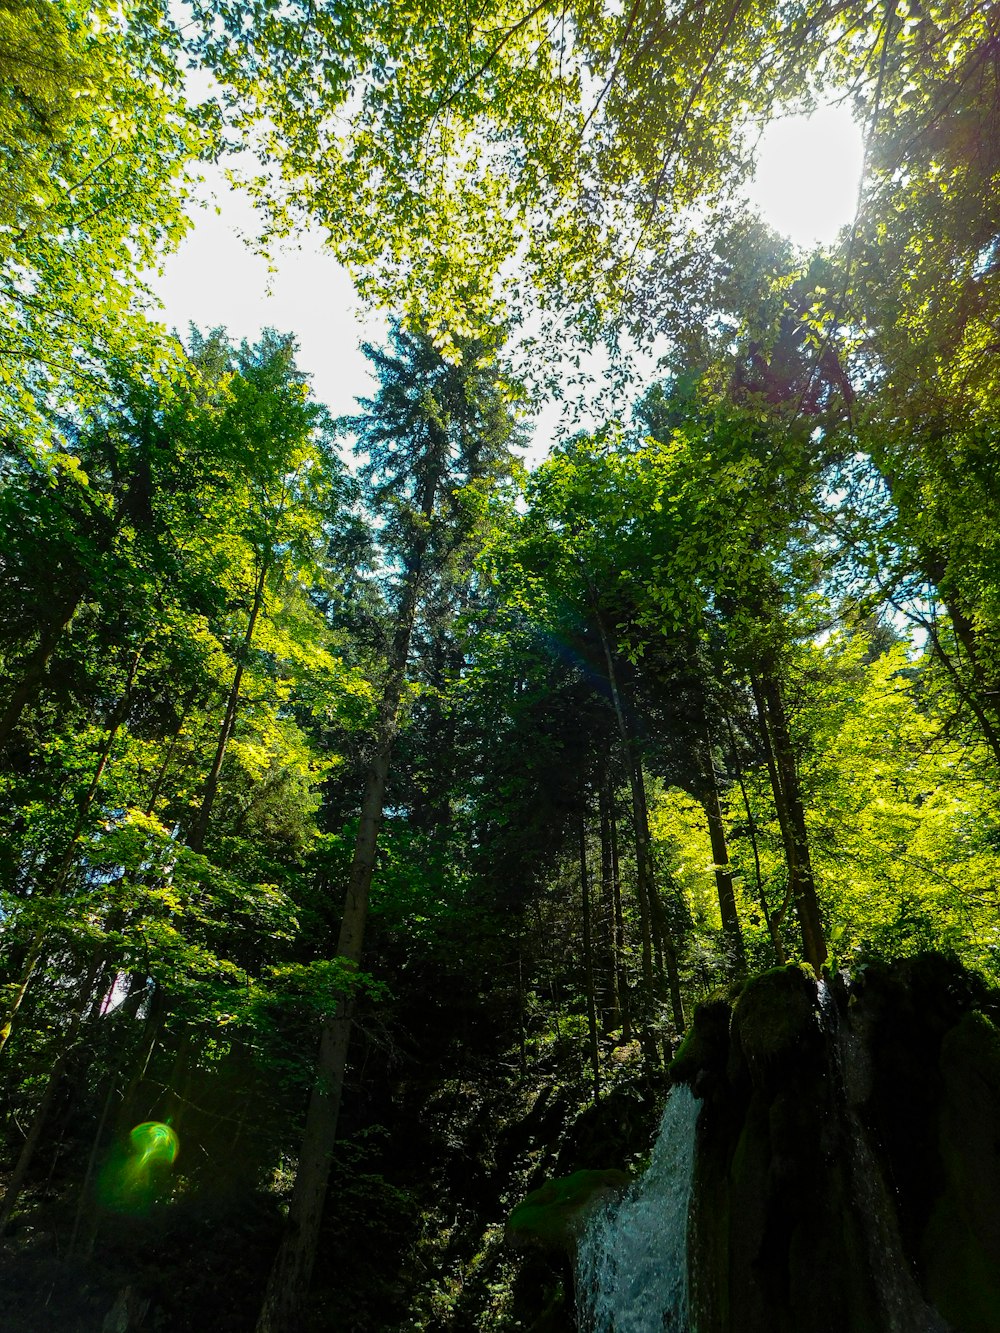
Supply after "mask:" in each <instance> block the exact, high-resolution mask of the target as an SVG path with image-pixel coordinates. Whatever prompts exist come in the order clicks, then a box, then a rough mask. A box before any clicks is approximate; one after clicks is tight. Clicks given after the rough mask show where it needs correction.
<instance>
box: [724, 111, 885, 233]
mask: <svg viewBox="0 0 1000 1333" xmlns="http://www.w3.org/2000/svg"><path fill="white" fill-rule="evenodd" d="M863 152H864V147H863V140H862V134H861V129H860V127H859V126H858V125H857V124H856V123H855V122H854V120H853V119H852V117H851V113H850V110H849V109H848V108H847V107H846V106H826V107H820V108H819V110H818V111H815V112H814V113H813V114H812V115H811V116H808V117H807V116H788V117H785V118H783V119H781V120H775V121H772V123H771V124H770V125H769V126H768V127H767V129H766V130H765V131H764V133H763V134H762V136H761V140H760V144H759V146H758V149H757V174H756V177H755V179H754V180H753V181H752V182H751V184H750V186H749V188H748V191H747V193H748V194H749V196H750V202H751V203H752V204H754V206H755V207H756V208H758V209H759V210H760V212H761V213H762V215H763V217H764V219H765V221H766V222H768V223H769V224H770V225H771V226H772V227H773V228H774V229H775V231H779V232H781V233H782V234H783V235H785V236H789V237H790V238H791V239H792V241H794V243H795V244H796V245H802V246H807V247H808V246H812V245H814V244H815V243H817V242H819V243H820V244H822V245H829V244H830V243H831V242H832V241H834V240H835V239H836V237H837V233H838V232H839V231H840V229H841V227H844V226H848V225H850V223H851V222H852V221H853V218H854V209H855V206H856V204H857V200H858V182H859V180H860V177H861V166H862V158H863Z"/></svg>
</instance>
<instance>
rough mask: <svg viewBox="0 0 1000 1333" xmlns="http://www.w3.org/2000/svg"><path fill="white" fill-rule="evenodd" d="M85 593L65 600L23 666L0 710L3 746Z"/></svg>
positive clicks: (0, 740) (1, 746)
mask: <svg viewBox="0 0 1000 1333" xmlns="http://www.w3.org/2000/svg"><path fill="white" fill-rule="evenodd" d="M81 597H82V593H77V595H76V596H74V597H71V598H70V599H69V601H68V602H64V603H63V605H62V606H61V607H60V608H59V609H58V610H57V611H56V613H55V615H54V616H53V617H52V619H51V620H50V621H49V623H48V624H47V625H46V626H45V628H44V629H43V630H42V634H41V637H40V639H39V641H38V644H37V646H36V647H35V648H34V649H33V651H32V652H30V653H29V654H28V656H27V658H25V661H24V665H23V667H22V669H21V677H20V679H19V680H18V681H17V682H16V683H15V685H14V688H13V690H12V691H11V696H10V699H9V700H8V703H7V707H6V708H5V709H4V711H3V713H2V714H0V749H3V747H4V746H5V745H6V744H7V742H8V741H9V740H10V738H11V736H12V735H13V732H14V729H15V728H16V726H17V724H18V722H19V721H20V720H21V714H22V713H23V712H24V710H25V708H26V707H27V705H28V704H29V703H30V701H31V699H32V696H33V695H34V693H35V691H36V690H37V689H38V686H39V685H40V684H41V682H42V679H43V677H44V676H45V672H46V670H47V668H48V665H49V661H50V659H51V657H52V654H53V653H54V652H55V650H56V647H57V646H58V644H59V640H60V639H61V638H62V634H63V630H64V629H65V628H66V626H67V625H68V624H69V622H70V621H71V620H72V619H73V616H74V615H75V614H76V609H77V607H78V606H79V605H80V599H81Z"/></svg>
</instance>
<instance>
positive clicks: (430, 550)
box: [257, 327, 518, 1333]
mask: <svg viewBox="0 0 1000 1333" xmlns="http://www.w3.org/2000/svg"><path fill="white" fill-rule="evenodd" d="M392 341H393V348H394V354H393V353H389V352H385V351H380V350H377V349H375V348H373V347H370V346H368V347H366V352H367V354H368V356H369V357H370V359H371V360H372V361H373V362H374V363H375V365H376V368H377V370H378V374H379V379H380V385H379V391H378V394H377V396H376V397H375V398H374V399H370V400H362V404H361V405H362V408H363V413H362V415H360V416H358V417H355V418H353V419H352V420H351V422H350V425H351V427H353V429H354V431H355V433H356V434H357V437H358V443H357V446H356V447H357V450H358V452H359V453H361V454H363V455H364V456H365V460H366V461H365V464H364V467H363V469H362V475H363V477H364V478H365V480H366V481H367V482H368V484H369V486H370V488H371V501H372V505H373V508H374V509H375V512H376V513H377V514H380V516H382V517H383V519H384V528H383V543H384V548H385V550H386V551H387V553H388V554H389V556H390V559H391V561H392V565H391V566H390V569H389V571H388V572H389V578H390V581H391V584H392V585H393V592H392V595H391V602H392V603H393V613H392V621H391V624H390V629H389V635H388V639H389V641H388V644H387V652H386V660H385V669H384V670H385V674H384V677H383V680H382V682H381V698H380V702H379V708H378V715H377V719H376V722H375V728H374V735H373V737H372V743H371V749H370V754H369V760H368V772H367V776H366V780H365V787H364V792H363V794H362V798H361V810H360V819H359V825H358V834H357V841H356V843H355V847H354V855H353V858H352V861H351V866H350V871H349V877H348V886H347V897H346V902H345V905H344V911H343V915H342V918H341V924H340V933H339V937H338V941H337V954H336V957H337V960H338V963H339V964H340V965H341V966H342V967H343V968H344V970H345V973H346V975H348V976H350V975H351V974H352V973H354V972H356V971H357V969H358V967H359V965H360V963H361V959H362V947H363V943H364V933H365V923H366V919H367V915H368V905H369V895H370V892H371V885H372V878H373V875H374V872H375V855H376V850H377V846H378V836H379V828H380V825H381V822H382V814H383V806H384V803H385V793H386V784H387V781H388V777H389V769H390V764H391V760H392V752H393V746H394V743H395V740H396V735H397V731H398V728H399V725H400V709H401V705H402V703H403V698H404V692H405V687H406V680H407V667H408V659H409V655H410V645H411V641H412V638H413V632H414V625H415V623H416V618H417V614H418V609H419V606H420V601H421V597H422V596H423V594H424V592H425V588H426V583H427V581H428V579H429V577H430V575H431V571H432V570H433V569H434V568H435V567H440V565H441V564H442V563H443V562H444V561H446V560H447V559H448V558H449V557H450V556H451V555H452V554H453V553H454V551H455V549H456V548H457V547H458V546H460V545H462V544H464V543H467V542H470V541H474V540H475V539H476V536H477V526H478V524H477V518H478V515H479V512H480V505H479V504H478V503H477V501H478V499H479V498H481V497H482V496H485V495H487V494H488V493H489V490H490V489H491V488H492V487H494V486H495V485H496V484H497V483H498V482H500V481H501V480H503V479H504V478H505V477H506V476H508V475H509V474H510V471H511V468H512V466H513V457H512V455H511V452H510V449H511V446H512V445H514V444H516V443H517V442H518V434H517V428H516V425H515V419H514V416H513V414H512V411H511V394H510V390H509V389H507V388H506V387H505V385H504V383H503V380H502V377H501V373H500V368H499V365H498V362H497V352H498V344H499V339H498V337H497V336H496V335H494V336H493V337H491V338H489V339H485V340H480V341H478V342H469V343H464V344H463V345H462V347H461V354H462V355H461V361H460V362H458V363H457V364H452V363H449V362H447V361H445V360H444V359H443V358H442V357H441V356H440V354H439V353H438V352H437V351H436V350H435V348H434V346H433V343H432V342H431V340H430V338H429V337H428V336H427V335H425V334H421V335H414V334H408V333H405V332H404V331H403V330H402V329H401V328H399V327H397V328H396V329H395V330H394V332H393V336H392ZM353 1014H354V997H353V995H352V993H351V991H350V989H348V990H347V991H346V993H345V994H343V995H342V996H341V998H340V999H339V1001H338V1003H337V1006H336V1009H335V1010H334V1011H332V1012H330V1013H328V1014H326V1015H325V1016H324V1019H323V1023H322V1028H321V1033H320V1049H319V1057H318V1061H317V1070H316V1079H315V1082H314V1084H313V1088H312V1092H311V1095H310V1100H309V1107H308V1112H307V1116H306V1124H305V1130H304V1134H303V1141H302V1148H301V1152H300V1156H299V1164H298V1171H297V1173H296V1180H295V1189H294V1192H293V1195H292V1200H291V1204H290V1207H289V1224H288V1228H287V1230H286V1232H285V1236H284V1239H283V1240H282V1244H281V1248H280V1250H279V1253H278V1256H277V1258H276V1260H275V1264H274V1267H273V1269H272V1271H271V1275H270V1278H269V1282H268V1289H267V1294H266V1296H265V1300H264V1306H263V1309H262V1311H261V1315H260V1319H259V1321H258V1325H257V1327H258V1330H259V1331H260V1333H277V1330H285V1329H291V1328H293V1327H295V1326H296V1325H297V1323H298V1321H299V1318H300V1312H301V1309H302V1305H303V1302H304V1300H305V1297H306V1295H307V1292H308V1287H309V1281H310V1278H311V1275H312V1268H313V1264H314V1261H315V1255H316V1245H317V1241H318V1237H319V1227H320V1222H321V1220H322V1213H323V1205H324V1202H325V1198H326V1187H327V1181H328V1178H329V1172H330V1156H331V1153H332V1150H333V1147H334V1144H335V1142H336V1133H337V1120H338V1116H339V1111H340V1102H341V1097H342V1094H343V1087H344V1075H345V1069H346V1065H347V1054H348V1048H349V1043H350V1034H351V1024H352V1020H353Z"/></svg>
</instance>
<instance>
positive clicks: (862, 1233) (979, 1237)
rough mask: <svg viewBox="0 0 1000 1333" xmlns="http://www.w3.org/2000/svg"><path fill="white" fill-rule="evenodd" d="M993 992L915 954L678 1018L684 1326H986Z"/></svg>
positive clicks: (992, 1246) (858, 1332)
mask: <svg viewBox="0 0 1000 1333" xmlns="http://www.w3.org/2000/svg"><path fill="white" fill-rule="evenodd" d="M998 1017H1000V1013H998V999H997V996H996V995H995V994H993V993H991V992H989V991H987V989H986V988H985V986H984V985H983V983H982V982H981V981H980V980H979V979H978V978H976V977H974V976H972V975H971V974H969V973H967V972H966V971H965V970H964V969H963V968H962V967H961V966H960V965H958V964H957V963H954V962H952V961H950V960H948V959H946V958H943V957H941V956H940V955H934V954H925V955H921V956H919V957H917V958H913V959H908V960H905V961H903V962H899V963H896V964H892V965H887V966H879V967H871V968H869V969H867V970H866V971H865V972H864V973H863V974H861V975H860V976H858V977H856V978H854V979H853V980H851V981H847V980H846V979H845V978H839V979H836V980H834V981H833V982H824V983H819V984H817V982H816V981H815V979H814V978H812V977H811V975H810V974H809V973H808V972H806V971H804V970H803V969H802V968H799V967H794V966H793V967H787V968H777V969H774V970H772V971H770V972H767V973H763V974H761V975H760V976H758V977H755V978H753V979H752V980H750V981H749V982H747V983H746V984H745V985H744V986H743V987H742V988H737V989H734V990H731V991H730V992H729V993H728V994H726V995H724V996H719V997H716V998H714V999H713V1000H712V1001H710V1002H709V1003H707V1004H705V1005H703V1006H701V1007H700V1008H699V1010H698V1011H697V1013H696V1015H695V1019H694V1023H693V1026H692V1031H691V1033H690V1035H689V1037H688V1039H687V1041H686V1042H685V1044H684V1046H683V1047H682V1048H681V1050H680V1051H679V1052H678V1056H677V1059H676V1060H675V1062H674V1065H673V1067H672V1074H673V1077H674V1079H675V1080H676V1081H678V1082H683V1083H687V1084H688V1085H689V1086H691V1088H692V1090H693V1091H694V1092H695V1093H696V1094H697V1095H698V1096H700V1097H702V1098H704V1106H703V1110H702V1112H701V1115H700V1117H699V1122H698V1129H697V1156H696V1167H695V1180H694V1196H693V1206H692V1214H691V1219H690V1230H689V1264H690V1269H691V1290H692V1294H691V1301H692V1321H693V1326H694V1327H696V1328H697V1330H698V1333H802V1330H805V1329H808V1330H810V1333H944V1330H952V1333H997V1331H998V1330H1000V1031H998V1028H997V1026H996V1024H997V1020H998Z"/></svg>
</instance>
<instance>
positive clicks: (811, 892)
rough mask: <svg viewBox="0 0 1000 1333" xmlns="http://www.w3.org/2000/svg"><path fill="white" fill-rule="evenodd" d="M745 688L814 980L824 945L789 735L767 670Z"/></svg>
mask: <svg viewBox="0 0 1000 1333" xmlns="http://www.w3.org/2000/svg"><path fill="white" fill-rule="evenodd" d="M750 687H751V689H752V691H753V696H754V702H755V704H756V706H757V715H758V717H759V719H760V727H761V736H762V738H763V741H764V747H765V753H766V755H767V766H768V773H769V775H770V778H771V787H772V790H773V792H774V804H775V809H776V811H777V814H778V825H779V827H780V829H781V839H782V843H783V845H784V849H785V861H786V863H787V866H788V881H789V888H790V890H791V894H792V901H793V902H794V903H795V910H796V913H797V915H798V918H799V928H800V930H801V933H802V951H803V953H804V955H805V958H806V961H807V962H808V963H809V964H810V965H811V967H812V969H813V971H814V972H815V973H816V975H817V976H819V974H820V972H821V970H822V967H823V964H824V963H825V962H826V957H827V950H826V940H825V938H824V935H823V923H822V920H821V919H820V912H819V900H818V898H817V896H816V884H815V881H814V879H813V873H812V863H811V861H810V858H809V838H808V834H807V832H806V824H805V813H804V810H803V807H802V793H801V789H800V787H799V775H798V768H797V766H796V763H795V753H794V751H793V749H792V742H791V737H790V735H789V732H788V722H787V719H786V716H785V705H784V700H783V699H782V696H781V687H780V685H779V683H778V679H777V676H776V675H775V674H774V673H773V672H770V671H768V672H765V673H764V674H762V675H761V676H751V678H750Z"/></svg>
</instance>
